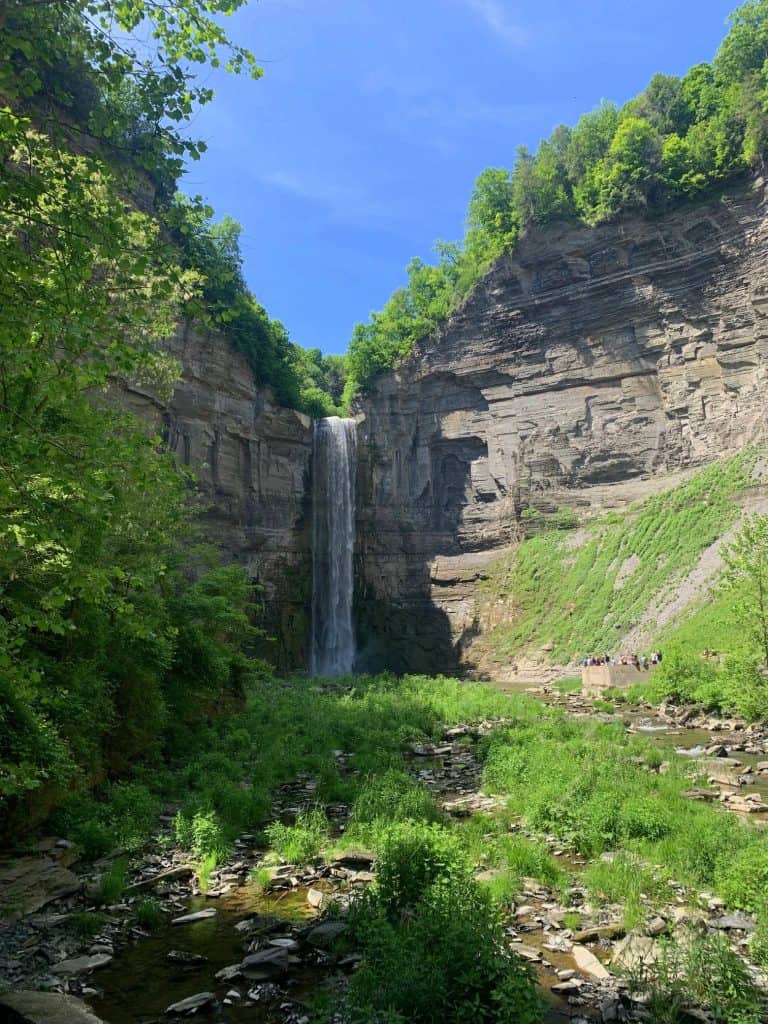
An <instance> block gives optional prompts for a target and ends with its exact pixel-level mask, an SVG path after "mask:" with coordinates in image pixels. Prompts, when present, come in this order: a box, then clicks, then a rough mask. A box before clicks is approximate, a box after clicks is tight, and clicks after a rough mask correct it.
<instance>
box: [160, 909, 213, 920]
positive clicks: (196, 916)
mask: <svg viewBox="0 0 768 1024" xmlns="http://www.w3.org/2000/svg"><path fill="white" fill-rule="evenodd" d="M217 913H218V911H217V910H216V909H215V908H214V907H209V908H208V910H196V911H195V912H194V913H193V914H182V915H181V917H174V919H173V921H172V922H171V924H194V923H195V921H207V920H208V918H209V917H216V914H217Z"/></svg>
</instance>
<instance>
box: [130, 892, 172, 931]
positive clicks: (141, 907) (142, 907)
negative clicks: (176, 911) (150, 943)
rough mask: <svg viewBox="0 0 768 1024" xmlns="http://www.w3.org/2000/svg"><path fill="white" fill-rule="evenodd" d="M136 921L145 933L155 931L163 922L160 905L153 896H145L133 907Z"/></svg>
mask: <svg viewBox="0 0 768 1024" xmlns="http://www.w3.org/2000/svg"><path fill="white" fill-rule="evenodd" d="M135 910H136V920H137V921H138V923H139V924H140V925H141V927H142V928H146V929H147V931H150V932H154V931H156V930H157V929H158V928H159V927H160V926H161V924H162V923H163V921H164V920H165V912H164V911H163V907H162V904H161V903H160V901H159V900H158V899H156V898H155V897H154V896H145V897H144V898H143V899H140V900H139V901H138V902H137V904H136V907H135Z"/></svg>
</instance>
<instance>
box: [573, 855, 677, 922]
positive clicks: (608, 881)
mask: <svg viewBox="0 0 768 1024" xmlns="http://www.w3.org/2000/svg"><path fill="white" fill-rule="evenodd" d="M584 884H585V885H586V887H587V889H588V891H589V893H590V895H591V896H592V897H594V898H596V899H597V901H598V902H599V903H613V904H616V903H618V904H621V905H623V915H622V923H623V925H624V927H625V928H626V929H627V930H630V929H632V928H636V927H637V925H639V924H641V923H642V922H643V920H644V919H645V917H646V916H647V912H648V909H649V907H650V906H652V902H651V901H652V900H658V899H659V898H661V897H663V896H669V895H670V892H669V889H668V887H667V886H666V885H665V884H664V882H663V881H662V880H661V879H660V878H659V877H658V876H657V873H656V872H654V870H653V869H652V868H650V867H649V866H647V865H646V864H644V863H643V861H642V860H641V858H640V857H639V856H638V855H637V854H636V853H631V852H628V851H625V850H620V851H619V852H618V853H616V854H609V855H608V859H606V858H601V859H600V860H597V861H595V862H594V864H592V865H590V867H589V868H587V870H586V871H585V872H584Z"/></svg>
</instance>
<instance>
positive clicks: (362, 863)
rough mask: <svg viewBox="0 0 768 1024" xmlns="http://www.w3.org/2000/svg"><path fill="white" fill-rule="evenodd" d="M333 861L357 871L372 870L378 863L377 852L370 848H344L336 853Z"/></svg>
mask: <svg viewBox="0 0 768 1024" xmlns="http://www.w3.org/2000/svg"><path fill="white" fill-rule="evenodd" d="M332 863H333V864H336V865H338V866H340V867H344V868H352V869H353V870H355V871H370V870H371V868H372V867H373V865H374V864H375V863H376V854H375V853H372V852H371V851H370V850H343V851H342V852H341V853H337V854H334V856H333V858H332Z"/></svg>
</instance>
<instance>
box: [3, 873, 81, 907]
mask: <svg viewBox="0 0 768 1024" xmlns="http://www.w3.org/2000/svg"><path fill="white" fill-rule="evenodd" d="M80 886H81V882H80V879H79V878H78V877H77V875H76V874H75V873H74V872H72V871H70V870H69V868H66V867H64V866H63V865H62V864H61V863H59V861H57V860H54V859H52V858H51V857H23V858H22V859H21V860H18V861H16V862H15V863H14V864H11V865H5V866H3V867H2V868H0V894H1V895H0V917H2V918H3V919H4V920H5V921H6V922H8V921H9V920H10V921H15V920H17V919H18V918H20V917H25V916H26V915H27V914H34V912H35V911H36V910H40V908H41V907H44V906H45V905H46V904H47V903H51V902H52V901H53V900H58V899H61V898H62V897H63V896H71V895H72V894H73V893H76V892H78V891H79V890H80Z"/></svg>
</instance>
